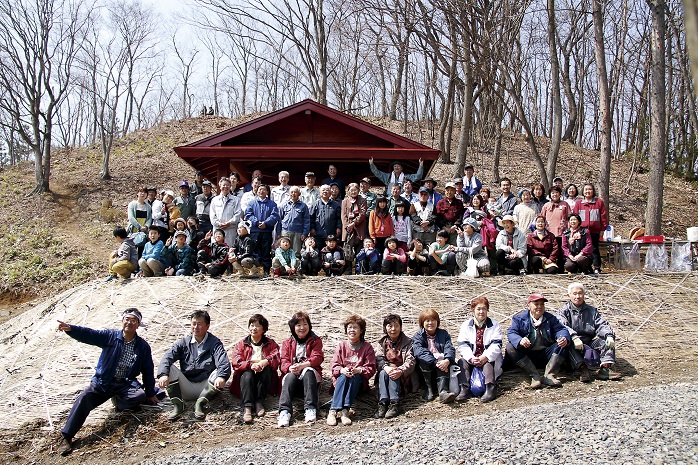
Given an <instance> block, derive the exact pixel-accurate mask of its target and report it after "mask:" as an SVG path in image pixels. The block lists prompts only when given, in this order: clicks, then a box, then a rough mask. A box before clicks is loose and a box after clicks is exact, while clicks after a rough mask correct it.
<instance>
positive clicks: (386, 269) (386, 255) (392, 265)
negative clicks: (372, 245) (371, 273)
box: [381, 237, 407, 275]
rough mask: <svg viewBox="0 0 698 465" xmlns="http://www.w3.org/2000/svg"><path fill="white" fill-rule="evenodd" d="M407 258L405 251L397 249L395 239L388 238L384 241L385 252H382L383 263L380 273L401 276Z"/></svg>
mask: <svg viewBox="0 0 698 465" xmlns="http://www.w3.org/2000/svg"><path fill="white" fill-rule="evenodd" d="M406 263H407V256H405V251H404V250H403V249H402V248H400V247H398V245H397V239H395V237H389V238H387V239H386V240H385V250H384V251H383V262H382V263H381V273H382V274H384V275H387V274H397V275H401V274H403V273H404V272H405V264H406Z"/></svg>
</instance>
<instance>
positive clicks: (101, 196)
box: [0, 115, 698, 321]
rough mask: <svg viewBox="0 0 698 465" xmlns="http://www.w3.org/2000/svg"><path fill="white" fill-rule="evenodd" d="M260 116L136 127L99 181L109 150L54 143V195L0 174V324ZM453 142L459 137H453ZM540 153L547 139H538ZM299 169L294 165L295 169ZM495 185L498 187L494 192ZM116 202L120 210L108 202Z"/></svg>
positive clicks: (621, 219)
mask: <svg viewBox="0 0 698 465" xmlns="http://www.w3.org/2000/svg"><path fill="white" fill-rule="evenodd" d="M257 116H259V115H248V116H246V117H241V118H237V119H228V118H222V117H215V116H205V117H197V118H191V119H188V120H182V121H171V122H168V123H164V124H162V125H160V126H157V127H154V128H151V129H148V130H141V131H136V132H134V133H132V134H129V135H128V136H126V137H125V138H123V139H120V140H116V141H115V143H114V149H113V153H112V161H111V174H112V177H113V178H112V179H111V180H110V181H101V180H100V179H99V170H100V164H101V153H100V149H99V147H98V146H92V147H84V148H77V149H67V150H55V151H54V153H53V165H52V170H53V171H52V178H51V189H52V192H51V193H47V194H43V195H41V196H32V197H25V194H26V193H27V192H29V191H30V190H31V189H32V187H33V184H34V172H33V165H32V164H23V165H20V166H16V167H12V168H9V169H4V170H2V171H0V221H1V222H2V224H3V225H4V227H3V228H2V229H1V230H0V258H2V261H3V264H4V266H3V267H2V270H0V312H2V313H0V321H2V320H4V319H6V318H8V317H10V316H12V315H14V314H17V313H18V312H22V311H23V310H24V309H25V308H26V306H23V305H22V303H23V302H26V301H27V300H31V299H35V298H37V297H45V296H47V295H50V294H55V293H57V292H59V291H61V290H64V289H67V288H70V287H72V286H75V285H78V284H80V283H83V282H85V281H87V280H90V279H93V278H97V277H101V276H104V275H105V273H106V257H107V255H108V253H109V252H110V251H111V250H112V249H113V240H112V237H111V229H112V228H113V226H114V225H115V224H121V223H123V222H124V221H125V219H126V206H127V205H128V203H129V202H130V201H131V200H132V199H133V198H135V192H136V189H137V188H138V187H139V186H143V185H151V184H152V185H156V186H158V187H162V186H166V187H169V188H172V189H174V190H175V191H176V189H175V187H176V185H177V183H178V182H179V181H180V180H181V179H189V180H191V179H192V178H193V170H192V168H191V167H190V166H189V165H187V164H186V163H184V162H183V161H181V160H180V159H179V158H178V157H177V156H176V155H175V153H174V151H173V150H172V148H173V147H175V146H178V145H185V144H188V143H190V142H193V141H196V140H198V139H201V138H203V137H205V136H208V135H210V134H214V133H217V132H219V131H222V130H224V129H226V128H229V127H232V126H235V125H237V124H240V123H242V122H245V121H248V120H250V119H252V118H254V117H257ZM369 121H370V122H372V123H374V124H377V125H379V126H382V127H385V128H387V129H389V130H391V131H394V132H397V133H399V134H403V135H406V136H407V137H410V138H412V139H414V140H417V141H419V142H421V143H424V144H426V145H430V146H435V144H436V140H434V139H432V134H433V132H432V131H431V128H422V129H421V132H419V131H418V129H416V128H415V129H414V131H413V132H409V133H406V134H405V133H403V132H402V129H403V125H402V123H400V122H389V121H386V120H380V119H369ZM453 137H454V144H453V146H454V147H455V146H456V142H455V140H456V139H457V137H458V133H457V131H455V132H454V134H453ZM539 144H540V150H541V153H545V152H546V151H547V141H546V140H545V139H541V140H540V141H539ZM528 153H529V152H528V146H527V144H526V141H525V140H524V138H523V136H520V135H509V136H507V137H505V139H504V141H503V149H502V157H501V168H500V176H508V177H509V178H511V179H512V183H513V186H514V190H517V189H518V188H520V187H523V186H528V185H530V184H531V183H532V182H535V181H537V180H538V179H539V177H538V174H537V171H536V168H535V166H534V164H533V162H532V161H531V160H530V158H529V155H528ZM559 160H560V161H559V164H558V172H557V174H558V175H560V176H562V177H563V179H564V180H565V183H568V182H571V181H574V182H575V183H577V184H580V183H583V182H584V181H587V180H589V179H591V180H592V181H595V180H596V178H597V177H598V169H597V165H598V153H597V152H594V151H590V150H585V149H580V148H578V147H575V146H572V145H570V144H563V147H562V151H561V154H560V159H559ZM469 161H470V162H472V163H473V164H474V165H475V166H476V173H477V176H478V177H479V178H480V179H482V180H483V182H484V184H486V185H491V182H492V179H493V174H492V150H490V149H489V148H484V149H480V150H474V151H473V152H472V153H471V154H470V155H469ZM631 168H632V160H617V161H614V163H613V167H612V175H613V176H614V179H615V182H614V184H613V186H612V190H611V202H610V209H609V210H610V221H611V224H613V225H614V226H615V227H616V230H617V232H618V233H620V234H623V235H624V236H626V237H627V235H628V232H629V231H630V229H632V228H633V227H635V226H638V225H642V223H643V218H644V208H645V199H646V195H647V188H646V187H647V174H646V173H647V169H646V168H647V167H640V169H639V170H636V171H639V173H635V174H634V175H633V176H631V177H630V179H629V175H630V173H631V172H632V169H631ZM292 169H293V167H289V170H292ZM454 174H455V173H453V165H443V164H436V165H435V166H434V168H433V170H432V175H433V176H434V177H435V178H437V179H438V180H439V181H441V182H440V186H443V182H444V181H446V180H450V179H451V178H452V177H453V176H454ZM496 191H497V189H496V187H495V188H493V192H496ZM105 201H107V202H111V204H112V205H113V208H103V203H104V202H105ZM696 204H698V189H697V188H696V186H693V185H691V184H689V183H687V182H685V181H683V180H680V179H676V178H674V177H672V176H669V175H667V177H666V182H665V210H664V218H665V221H664V231H663V232H664V234H665V235H667V236H675V237H685V234H686V227H688V226H694V225H696V224H697V223H698V221H697V220H698V218H697V216H698V215H696V214H695V211H696Z"/></svg>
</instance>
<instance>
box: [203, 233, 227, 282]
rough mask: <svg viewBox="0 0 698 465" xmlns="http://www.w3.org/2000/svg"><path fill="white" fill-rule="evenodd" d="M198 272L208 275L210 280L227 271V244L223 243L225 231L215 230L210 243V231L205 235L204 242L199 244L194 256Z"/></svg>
mask: <svg viewBox="0 0 698 465" xmlns="http://www.w3.org/2000/svg"><path fill="white" fill-rule="evenodd" d="M196 261H197V264H198V265H199V270H201V272H202V273H204V274H206V273H208V274H209V275H210V276H211V277H212V278H215V277H218V276H220V275H222V274H223V273H225V271H226V270H227V269H228V244H226V243H225V231H223V230H222V229H216V230H215V231H214V233H213V241H211V231H209V232H207V233H206V236H204V240H203V241H201V242H200V243H199V252H198V254H197V256H196Z"/></svg>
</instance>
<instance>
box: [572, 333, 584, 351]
mask: <svg viewBox="0 0 698 465" xmlns="http://www.w3.org/2000/svg"><path fill="white" fill-rule="evenodd" d="M572 342H573V343H574V348H575V349H577V350H582V349H584V343H583V342H582V340H581V339H580V338H579V336H572Z"/></svg>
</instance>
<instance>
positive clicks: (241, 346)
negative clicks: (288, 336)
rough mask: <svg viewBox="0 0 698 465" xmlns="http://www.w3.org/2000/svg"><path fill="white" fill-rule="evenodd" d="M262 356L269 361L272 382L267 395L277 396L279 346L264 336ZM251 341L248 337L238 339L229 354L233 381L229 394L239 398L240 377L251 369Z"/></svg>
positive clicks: (279, 361)
mask: <svg viewBox="0 0 698 465" xmlns="http://www.w3.org/2000/svg"><path fill="white" fill-rule="evenodd" d="M262 356H263V357H264V358H265V359H267V360H269V367H270V368H271V374H272V382H271V385H270V386H269V394H272V395H277V394H278V392H279V389H278V388H279V376H278V374H277V370H278V369H279V365H280V364H281V358H280V357H279V345H278V344H277V343H276V342H274V340H273V339H270V338H268V337H266V336H262ZM251 357H252V340H251V337H250V336H245V337H244V338H242V339H240V340H239V341H238V342H237V344H235V347H233V350H232V351H231V352H230V365H231V366H232V367H233V381H232V382H231V383H230V392H232V393H233V394H235V395H236V396H238V397H239V396H240V377H241V376H242V374H243V373H244V372H246V371H247V370H250V369H251V366H252V361H251V360H250V358H251Z"/></svg>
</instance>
